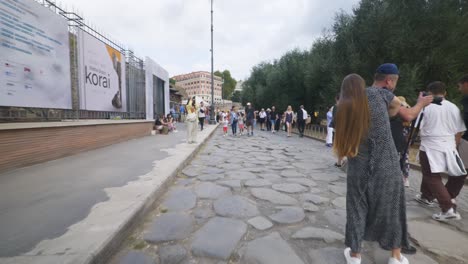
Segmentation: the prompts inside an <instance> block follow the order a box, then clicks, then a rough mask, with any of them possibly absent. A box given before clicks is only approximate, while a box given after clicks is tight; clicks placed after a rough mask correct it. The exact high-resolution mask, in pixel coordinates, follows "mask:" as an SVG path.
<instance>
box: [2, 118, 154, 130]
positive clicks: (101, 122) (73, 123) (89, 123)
mask: <svg viewBox="0 0 468 264" xmlns="http://www.w3.org/2000/svg"><path fill="white" fill-rule="evenodd" d="M153 122H154V121H153V120H140V119H139V120H63V121H61V122H29V123H4V124H0V130H17V129H34V128H54V127H74V126H100V125H119V124H136V123H153Z"/></svg>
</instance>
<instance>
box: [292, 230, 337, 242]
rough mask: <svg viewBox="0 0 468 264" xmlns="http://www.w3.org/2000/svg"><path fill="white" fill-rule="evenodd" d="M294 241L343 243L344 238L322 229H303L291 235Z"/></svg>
mask: <svg viewBox="0 0 468 264" xmlns="http://www.w3.org/2000/svg"><path fill="white" fill-rule="evenodd" d="M292 238H295V239H315V240H323V241H325V242H326V243H332V242H335V241H344V236H343V235H342V234H339V233H337V232H334V231H331V230H329V229H324V228H316V227H305V228H302V229H301V230H299V231H297V232H296V233H294V234H293V235H292Z"/></svg>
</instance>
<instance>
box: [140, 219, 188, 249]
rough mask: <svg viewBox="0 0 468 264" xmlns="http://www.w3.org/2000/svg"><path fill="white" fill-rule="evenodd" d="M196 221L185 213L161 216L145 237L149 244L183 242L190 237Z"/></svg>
mask: <svg viewBox="0 0 468 264" xmlns="http://www.w3.org/2000/svg"><path fill="white" fill-rule="evenodd" d="M194 224H195V221H194V219H193V218H192V217H191V216H190V215H188V214H185V213H167V214H163V215H160V216H159V217H158V218H156V219H155V220H154V222H153V223H152V224H151V226H150V228H149V230H147V231H146V232H145V234H144V235H143V239H144V240H145V241H147V242H148V243H159V242H166V241H173V240H182V239H185V238H187V237H188V236H190V234H191V233H192V231H193V228H194Z"/></svg>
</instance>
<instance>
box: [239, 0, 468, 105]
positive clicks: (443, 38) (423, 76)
mask: <svg viewBox="0 0 468 264" xmlns="http://www.w3.org/2000/svg"><path fill="white" fill-rule="evenodd" d="M385 62H392V63H396V64H397V65H398V66H399V68H400V72H401V77H400V81H399V83H398V87H397V90H396V94H397V95H402V96H405V97H406V98H407V100H408V101H409V102H410V103H414V102H415V100H416V98H417V94H418V93H417V91H420V90H422V89H424V87H425V86H427V84H429V83H430V82H432V81H443V82H445V83H446V84H448V87H449V91H448V92H449V99H452V100H453V99H458V98H457V92H456V82H457V79H458V78H459V77H460V76H462V75H463V74H466V73H468V0H361V2H360V3H359V5H358V6H357V7H356V8H355V9H354V10H353V13H352V14H346V13H343V12H341V13H338V14H337V15H336V17H335V20H334V23H333V25H332V26H331V28H330V29H329V30H328V31H326V32H325V33H324V34H323V35H322V36H321V37H320V38H319V39H318V40H317V41H315V43H313V45H312V47H311V48H310V49H309V50H297V49H296V50H292V51H290V52H287V53H286V54H284V55H283V56H282V57H281V58H279V59H277V60H274V61H271V62H261V63H259V64H258V65H255V66H254V67H253V68H252V70H251V74H250V77H249V78H248V79H247V80H246V82H245V83H244V89H243V92H242V95H241V99H242V102H243V103H244V104H245V103H246V102H252V103H253V104H254V105H255V106H257V107H270V106H272V105H275V106H276V107H277V108H278V109H280V110H282V109H286V107H287V106H288V105H292V106H293V108H294V109H298V106H299V105H301V104H304V105H305V107H306V109H308V110H309V111H320V112H322V113H323V112H326V111H324V110H325V109H328V107H330V106H331V105H333V103H334V97H335V95H336V94H337V93H338V92H339V89H340V85H341V81H342V80H343V78H344V77H345V76H346V75H348V74H350V73H358V74H360V75H361V76H362V77H363V78H364V79H365V80H366V82H367V84H368V85H371V84H372V78H373V74H374V72H375V69H376V68H377V67H378V65H380V64H382V63H385Z"/></svg>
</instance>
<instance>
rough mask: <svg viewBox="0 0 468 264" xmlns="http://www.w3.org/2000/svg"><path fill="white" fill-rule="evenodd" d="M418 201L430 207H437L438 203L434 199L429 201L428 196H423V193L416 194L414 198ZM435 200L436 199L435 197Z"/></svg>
mask: <svg viewBox="0 0 468 264" xmlns="http://www.w3.org/2000/svg"><path fill="white" fill-rule="evenodd" d="M414 199H415V200H416V201H417V202H418V203H420V204H423V205H426V206H428V207H436V204H435V202H434V201H429V200H427V199H426V198H422V196H421V194H416V197H415V198H414ZM434 200H435V199H434Z"/></svg>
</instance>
